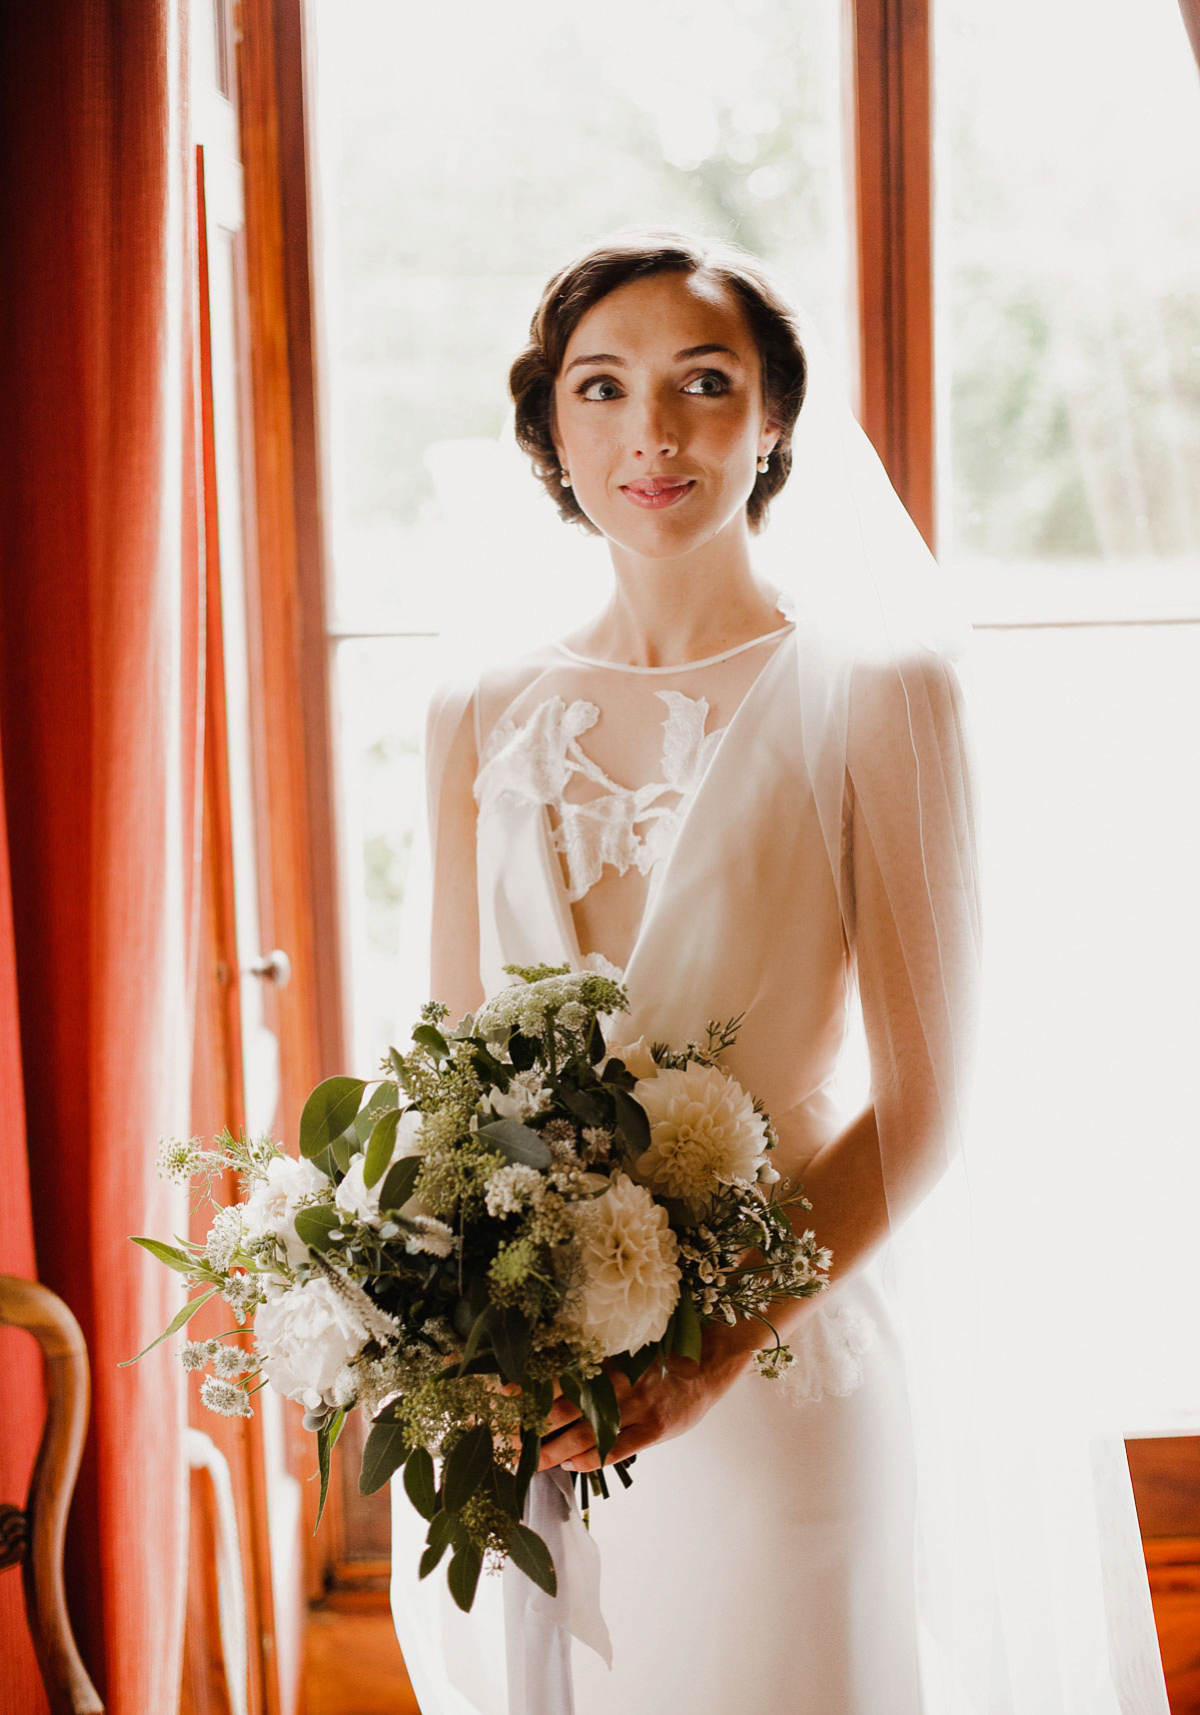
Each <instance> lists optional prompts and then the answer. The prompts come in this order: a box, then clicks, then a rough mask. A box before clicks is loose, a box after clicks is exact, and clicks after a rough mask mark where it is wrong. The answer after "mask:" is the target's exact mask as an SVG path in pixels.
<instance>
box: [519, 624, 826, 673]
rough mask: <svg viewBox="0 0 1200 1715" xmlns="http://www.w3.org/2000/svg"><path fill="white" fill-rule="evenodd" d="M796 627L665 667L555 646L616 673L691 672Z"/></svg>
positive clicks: (573, 657) (571, 658)
mask: <svg viewBox="0 0 1200 1715" xmlns="http://www.w3.org/2000/svg"><path fill="white" fill-rule="evenodd" d="M795 629H796V627H795V622H794V621H792V620H789V621H788V623H787V624H786V625H781V626H779V627H778V628H777V629H776V630H775V631H764V632H762V633H761V635H760V636H758V637H750V638H747V640H746V642H745V643H735V644H734V646H733V648H732V649H723V650H722V651H721V652H720V654H719V655H705V656H703V657H702V658H701V659H700V660H699V661H675V662H672V663H671V664H669V665H668V666H665V667H636V666H634V665H633V664H632V663H631V662H628V661H601V660H600V659H599V658H598V657H596V656H593V655H580V654H579V653H578V651H577V650H574V649H570V648H568V647H567V645H566V644H565V643H559V642H556V643H554V645H553V647H554V648H555V649H557V650H558V652H559V654H560V655H565V656H566V657H567V659H568V660H569V661H577V662H578V663H579V665H580V666H581V667H607V668H609V669H610V670H611V671H612V672H614V673H645V674H654V673H659V674H663V673H691V672H694V671H695V669H696V668H697V667H715V666H717V664H718V663H719V662H721V661H731V660H732V659H733V657H734V656H735V655H743V654H744V653H745V652H746V650H747V649H754V648H756V647H757V645H758V644H760V643H769V642H771V641H772V639H773V638H776V637H785V636H786V635H787V634H788V632H789V631H794V630H795Z"/></svg>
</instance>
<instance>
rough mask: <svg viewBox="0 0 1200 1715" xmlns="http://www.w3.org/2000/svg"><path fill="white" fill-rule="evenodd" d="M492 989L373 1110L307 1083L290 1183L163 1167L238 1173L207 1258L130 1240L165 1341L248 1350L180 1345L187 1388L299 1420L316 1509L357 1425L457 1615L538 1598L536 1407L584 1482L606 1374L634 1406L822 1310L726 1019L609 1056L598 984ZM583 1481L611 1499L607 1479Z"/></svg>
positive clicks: (441, 1022)
mask: <svg viewBox="0 0 1200 1715" xmlns="http://www.w3.org/2000/svg"><path fill="white" fill-rule="evenodd" d="M510 975H511V976H512V977H513V978H514V979H515V980H514V982H513V984H512V986H511V987H509V988H507V989H505V990H503V991H502V992H501V993H500V994H498V995H497V996H496V997H495V998H494V999H493V1000H491V1001H489V1002H488V1003H487V1004H486V1005H485V1006H484V1007H483V1008H482V1009H481V1010H480V1012H479V1013H478V1014H477V1015H476V1016H475V1017H474V1018H472V1017H466V1018H464V1019H462V1020H461V1022H460V1023H459V1024H457V1025H456V1026H455V1027H454V1028H453V1029H447V1028H446V1018H447V1011H446V1009H445V1008H444V1007H442V1006H440V1005H437V1004H435V1003H430V1004H429V1005H427V1006H425V1007H424V1008H423V1009H422V1022H421V1023H420V1024H419V1025H418V1026H417V1028H416V1029H415V1030H414V1032H413V1039H412V1046H411V1048H410V1049H409V1051H408V1052H407V1053H400V1052H398V1051H397V1050H396V1049H392V1050H391V1051H390V1052H389V1055H388V1058H387V1061H386V1062H385V1063H384V1068H383V1076H381V1077H380V1078H379V1079H377V1080H372V1082H373V1083H374V1088H373V1089H372V1090H371V1093H370V1094H369V1096H368V1094H367V1091H368V1084H367V1082H366V1081H364V1080H361V1079H358V1078H348V1077H339V1078H330V1079H327V1080H326V1081H325V1082H324V1083H322V1084H320V1085H318V1087H317V1088H316V1089H315V1090H314V1091H313V1093H312V1095H311V1096H310V1097H309V1099H308V1102H307V1103H306V1105H305V1108H304V1112H303V1116H302V1118H301V1125H300V1159H299V1160H297V1159H295V1158H293V1157H291V1156H288V1155H286V1154H284V1152H283V1151H282V1150H280V1149H279V1148H278V1147H277V1145H276V1144H275V1143H274V1142H272V1141H271V1139H270V1138H261V1139H255V1138H245V1137H243V1138H239V1139H234V1138H232V1137H231V1136H230V1135H229V1134H228V1133H226V1134H224V1135H223V1136H222V1137H221V1138H219V1139H218V1140H217V1143H216V1147H215V1148H213V1149H209V1150H205V1149H202V1148H201V1146H200V1145H199V1143H198V1142H197V1140H195V1139H192V1140H188V1141H186V1142H171V1143H168V1144H165V1145H164V1146H163V1149H162V1152H161V1157H160V1159H161V1164H162V1166H163V1168H164V1170H165V1171H167V1172H169V1173H170V1174H172V1175H173V1176H175V1177H178V1178H181V1179H184V1180H189V1181H190V1180H191V1179H192V1178H193V1177H194V1176H196V1175H199V1176H200V1177H201V1182H202V1185H203V1187H204V1191H205V1193H207V1194H208V1195H209V1197H210V1198H211V1191H212V1184H213V1180H214V1177H215V1176H216V1175H217V1174H223V1173H225V1172H227V1171H228V1170H230V1169H234V1170H236V1172H237V1173H238V1174H239V1175H240V1178H241V1185H242V1191H243V1200H242V1201H239V1202H235V1203H231V1204H229V1205H228V1206H225V1207H222V1206H218V1205H215V1204H214V1208H215V1213H214V1216H213V1219H212V1224H211V1227H210V1230H209V1233H208V1237H207V1240H206V1241H205V1243H204V1244H203V1245H193V1244H187V1243H177V1244H176V1245H167V1244H162V1243H160V1242H159V1241H157V1240H154V1239H148V1238H139V1239H136V1240H135V1243H137V1244H139V1245H142V1246H144V1247H145V1248H146V1249H147V1250H148V1251H150V1252H151V1253H152V1254H153V1255H154V1256H156V1257H158V1258H159V1259H160V1260H161V1261H162V1262H164V1263H166V1264H167V1265H168V1266H169V1267H171V1268H173V1269H176V1270H177V1271H178V1272H179V1273H180V1274H182V1275H184V1276H185V1277H186V1278H187V1282H188V1285H189V1286H190V1287H198V1288H200V1292H199V1294H198V1296H196V1297H193V1298H191V1299H190V1300H189V1301H188V1303H186V1304H185V1305H184V1307H183V1309H182V1310H181V1312H180V1314H179V1315H178V1316H177V1317H176V1318H175V1320H174V1322H173V1323H172V1324H171V1327H170V1328H169V1329H167V1331H166V1333H165V1334H164V1335H162V1336H160V1338H163V1339H165V1338H166V1337H167V1335H169V1334H172V1333H175V1332H177V1331H178V1330H180V1329H181V1328H182V1327H183V1326H184V1324H185V1323H186V1322H187V1320H188V1319H189V1318H190V1317H191V1316H192V1315H193V1314H194V1312H195V1311H196V1310H198V1309H199V1307H200V1306H201V1305H202V1304H204V1303H206V1302H207V1301H208V1300H209V1299H211V1298H212V1297H213V1296H214V1295H215V1294H218V1293H219V1294H221V1296H222V1297H223V1298H224V1299H225V1300H226V1302H227V1303H228V1304H229V1305H230V1307H231V1309H232V1312H233V1315H234V1318H235V1319H236V1321H237V1323H238V1325H239V1328H243V1327H245V1325H246V1324H247V1322H248V1320H249V1319H250V1318H253V1349H250V1348H249V1346H248V1345H247V1344H246V1342H245V1337H244V1336H243V1337H241V1338H239V1337H238V1331H237V1330H231V1331H230V1337H231V1338H232V1340H233V1342H234V1343H232V1344H227V1343H226V1341H225V1339H224V1338H222V1339H216V1340H207V1341H192V1340H188V1341H186V1343H185V1344H184V1347H183V1363H184V1367H185V1368H186V1369H190V1370H207V1371H208V1372H209V1373H208V1374H207V1376H206V1377H205V1380H204V1382H203V1385H202V1389H201V1397H202V1399H203V1402H204V1404H205V1405H207V1406H209V1407H210V1408H211V1409H212V1410H214V1411H218V1412H222V1413H225V1414H227V1415H235V1416H239V1415H249V1414H250V1412H251V1409H252V1408H251V1403H250V1402H251V1397H252V1395H253V1393H254V1392H255V1391H256V1390H257V1388H258V1387H260V1386H262V1385H264V1383H265V1382H270V1384H271V1385H272V1386H273V1387H274V1388H276V1389H277V1390H278V1391H279V1392H280V1393H282V1394H284V1395H286V1396H287V1397H288V1398H290V1399H295V1400H299V1401H300V1402H301V1403H302V1404H303V1406H304V1407H305V1419H304V1421H305V1426H306V1427H307V1428H309V1429H311V1430H314V1431H315V1432H316V1437H317V1455H318V1468H319V1472H320V1481H321V1499H320V1506H321V1507H323V1506H324V1501H325V1494H326V1489H327V1485H328V1480H329V1461H330V1453H331V1450H332V1447H333V1445H334V1443H335V1441H336V1440H337V1437H338V1433H339V1431H340V1429H341V1427H342V1424H343V1423H344V1421H345V1417H346V1414H347V1412H349V1411H351V1410H352V1409H354V1408H356V1407H358V1408H361V1409H362V1410H364V1411H365V1412H366V1413H367V1414H368V1416H369V1418H370V1420H371V1428H370V1431H369V1433H368V1435H367V1438H366V1444H365V1448H364V1452H363V1461H362V1472H361V1476H360V1488H361V1489H362V1491H363V1492H364V1493H370V1492H372V1491H373V1490H375V1489H378V1488H380V1487H381V1486H382V1484H383V1483H385V1482H386V1481H387V1480H388V1479H389V1478H390V1477H391V1476H392V1475H393V1473H394V1472H396V1471H397V1470H398V1469H399V1468H400V1467H401V1466H403V1470H404V1478H403V1481H404V1487H405V1489H406V1490H407V1493H408V1496H409V1498H410V1500H411V1501H412V1503H413V1505H414V1506H415V1507H416V1508H417V1509H418V1511H419V1512H420V1513H421V1514H422V1515H423V1517H425V1518H426V1519H428V1521H429V1532H428V1538H427V1546H426V1548H425V1551H424V1554H423V1556H422V1559H421V1565H420V1572H421V1576H422V1577H424V1576H426V1575H427V1574H428V1573H429V1572H431V1571H432V1570H433V1568H434V1567H435V1566H437V1564H438V1562H439V1561H440V1560H441V1559H442V1557H443V1555H445V1554H446V1552H447V1551H449V1552H450V1555H451V1558H450V1562H449V1573H448V1577H449V1585H450V1589H451V1592H452V1594H453V1596H454V1599H455V1600H456V1601H457V1602H458V1604H459V1606H460V1607H462V1608H464V1609H469V1608H470V1606H471V1604H472V1601H473V1600H474V1595H475V1590H476V1586H477V1583H478V1580H479V1575H480V1572H481V1570H482V1569H483V1567H484V1565H485V1564H487V1565H489V1566H491V1567H495V1566H498V1565H500V1564H501V1563H502V1562H503V1561H504V1560H505V1559H508V1558H511V1559H512V1560H513V1561H514V1563H515V1564H516V1565H517V1566H518V1567H520V1568H521V1570H522V1571H524V1572H525V1573H526V1574H527V1575H528V1576H529V1577H530V1578H531V1579H532V1580H533V1581H534V1582H535V1583H536V1584H538V1585H539V1586H540V1587H541V1588H542V1589H543V1590H545V1591H547V1592H548V1593H549V1594H551V1595H553V1594H554V1593H555V1589H556V1581H555V1571H554V1566H553V1564H552V1561H551V1557H550V1554H549V1552H548V1550H547V1549H546V1546H545V1544H544V1543H543V1542H542V1540H541V1538H540V1537H538V1536H537V1535H536V1534H535V1533H534V1532H533V1531H531V1530H530V1529H529V1528H528V1527H527V1526H526V1525H525V1524H523V1523H522V1515H523V1512H524V1505H525V1499H526V1495H527V1492H528V1488H529V1484H530V1482H531V1480H532V1478H533V1475H534V1473H535V1472H536V1470H537V1467H538V1459H539V1455H540V1451H541V1444H542V1435H543V1433H544V1431H545V1429H546V1421H547V1414H548V1412H549V1410H550V1406H551V1404H552V1402H553V1399H554V1390H555V1384H556V1383H557V1385H558V1386H559V1387H560V1388H561V1390H562V1392H563V1393H564V1394H566V1395H567V1397H568V1398H569V1399H570V1400H572V1401H573V1402H574V1404H575V1405H576V1406H577V1407H578V1409H579V1410H580V1412H581V1413H582V1414H583V1416H584V1417H585V1418H586V1420H587V1422H588V1423H589V1424H590V1426H591V1428H592V1431H593V1433H594V1435H595V1438H596V1445H597V1448H598V1450H599V1453H600V1456H601V1461H602V1462H603V1460H604V1459H605V1458H606V1456H607V1455H608V1453H609V1452H610V1451H611V1449H612V1447H613V1445H614V1443H615V1441H616V1439H617V1435H618V1433H619V1431H620V1426H621V1425H620V1410H619V1406H618V1402H617V1396H616V1392H615V1390H614V1388H613V1384H612V1380H611V1377H610V1371H611V1369H612V1368H613V1367H615V1368H617V1369H619V1370H621V1371H623V1372H624V1373H625V1375H626V1376H628V1377H629V1379H630V1381H632V1382H636V1381H637V1380H638V1378H639V1377H640V1376H641V1375H642V1374H643V1373H644V1372H645V1371H646V1370H647V1368H648V1367H649V1366H650V1365H651V1364H659V1365H661V1366H663V1367H664V1368H665V1366H666V1364H667V1361H668V1359H669V1358H670V1357H671V1356H672V1355H673V1354H678V1355H680V1356H681V1357H684V1358H689V1359H693V1360H698V1359H699V1358H700V1355H701V1330H702V1326H703V1324H704V1323H705V1322H719V1323H726V1324H732V1323H735V1322H736V1321H737V1320H738V1319H739V1318H741V1317H754V1318H757V1319H759V1320H760V1321H762V1322H763V1323H765V1324H766V1326H767V1327H768V1328H771V1323H770V1319H769V1317H770V1310H771V1306H772V1304H773V1303H775V1302H777V1301H779V1300H782V1299H789V1298H808V1297H811V1296H812V1295H813V1294H815V1293H817V1292H819V1291H820V1290H821V1289H822V1287H823V1286H824V1285H825V1284H826V1280H827V1274H826V1271H827V1269H828V1266H829V1261H830V1257H829V1253H828V1252H827V1251H825V1250H823V1249H821V1248H820V1247H819V1246H818V1245H817V1242H816V1239H815V1237H814V1235H813V1234H812V1233H811V1232H803V1233H800V1232H797V1230H796V1228H795V1227H794V1226H793V1223H792V1220H791V1218H790V1213H789V1212H790V1211H791V1210H793V1209H795V1208H804V1209H807V1208H808V1207H809V1204H808V1203H807V1202H806V1200H805V1199H804V1197H803V1196H802V1195H801V1193H800V1191H799V1189H798V1188H791V1187H788V1186H786V1185H785V1184H783V1183H782V1182H781V1181H780V1178H779V1175H778V1174H777V1173H776V1172H775V1170H774V1168H773V1167H772V1166H771V1160H770V1158H771V1152H772V1150H773V1149H774V1147H775V1142H776V1140H775V1136H774V1134H773V1132H772V1130H771V1123H770V1119H769V1117H768V1115H767V1114H766V1113H765V1112H764V1111H763V1110H762V1109H761V1107H760V1106H758V1105H757V1104H756V1103H755V1102H754V1101H753V1100H752V1099H751V1097H750V1096H749V1095H748V1094H747V1093H746V1092H745V1091H744V1090H743V1089H742V1088H741V1086H740V1085H739V1084H738V1083H736V1082H735V1081H734V1079H733V1078H731V1077H730V1076H728V1074H727V1073H726V1072H725V1071H724V1070H723V1069H722V1067H721V1063H720V1057H721V1055H722V1054H723V1053H724V1052H725V1051H726V1050H727V1049H728V1048H730V1047H731V1046H732V1045H733V1043H734V1041H735V1040H736V1028H737V1024H738V1022H739V1021H738V1020H736V1019H735V1020H731V1021H730V1023H729V1024H726V1025H717V1024H712V1025H710V1026H709V1028H708V1039H707V1041H706V1042H705V1043H704V1044H703V1045H701V1044H697V1043H689V1044H687V1045H686V1046H685V1047H683V1048H679V1049H676V1048H672V1047H670V1046H668V1045H666V1044H663V1043H653V1044H649V1045H648V1044H647V1043H646V1042H645V1041H644V1040H639V1041H637V1042H635V1043H633V1044H632V1045H631V1046H628V1047H624V1048H621V1047H614V1048H611V1049H610V1048H609V1046H608V1045H607V1044H606V1041H605V1036H604V1031H605V1029H606V1028H607V1029H609V1031H610V1033H611V1028H612V1020H613V1019H614V1018H615V1017H616V1016H617V1015H618V1014H620V1013H621V1012H623V1011H626V1010H627V1009H628V997H627V995H626V992H625V989H624V988H623V987H622V985H621V983H620V982H619V981H617V980H615V978H613V977H610V976H607V975H600V974H597V973H594V972H587V971H585V972H583V973H572V972H571V971H570V970H569V968H568V967H566V966H564V967H562V968H550V967H547V966H535V967H531V968H518V967H511V968H510ZM771 1331H772V1332H774V1329H773V1328H771ZM155 1344H157V1342H155ZM147 1349H149V1348H147ZM139 1355H140V1354H139ZM758 1361H759V1366H760V1368H761V1369H762V1371H763V1373H764V1374H766V1375H768V1376H775V1375H778V1374H779V1373H780V1371H781V1370H782V1369H783V1368H784V1367H785V1365H786V1364H787V1363H788V1362H789V1361H790V1353H789V1352H788V1349H787V1348H786V1346H784V1345H783V1344H782V1343H781V1342H780V1340H779V1338H778V1335H776V1337H775V1340H774V1344H773V1345H771V1346H769V1347H768V1348H767V1349H765V1350H764V1351H763V1352H761V1353H760V1354H759V1359H758ZM616 1470H617V1473H618V1475H619V1476H620V1477H621V1478H622V1480H624V1481H625V1482H626V1483H628V1481H629V1477H628V1473H627V1472H626V1471H625V1469H624V1466H622V1465H618V1466H617V1467H616ZM588 1480H589V1479H585V1478H580V1481H581V1482H586V1481H588ZM590 1482H591V1485H592V1489H593V1492H596V1493H602V1494H605V1495H606V1494H607V1492H608V1491H607V1487H606V1484H605V1477H604V1472H603V1470H600V1471H598V1472H594V1473H592V1474H591V1477H590ZM319 1517H320V1513H319V1511H318V1521H319Z"/></svg>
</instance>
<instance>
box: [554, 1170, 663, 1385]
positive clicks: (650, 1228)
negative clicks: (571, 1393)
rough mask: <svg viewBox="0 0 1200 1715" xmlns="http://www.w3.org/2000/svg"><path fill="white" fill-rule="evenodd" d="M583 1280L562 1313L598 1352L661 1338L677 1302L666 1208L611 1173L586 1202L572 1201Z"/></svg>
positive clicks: (642, 1189)
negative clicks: (598, 1193) (599, 1192)
mask: <svg viewBox="0 0 1200 1715" xmlns="http://www.w3.org/2000/svg"><path fill="white" fill-rule="evenodd" d="M571 1214H572V1224H573V1226H574V1229H575V1238H576V1242H577V1245H578V1252H579V1263H580V1266H581V1273H582V1280H581V1282H580V1285H579V1288H578V1291H577V1294H575V1295H573V1298H572V1302H571V1304H570V1305H569V1307H568V1314H569V1315H570V1316H571V1317H572V1319H573V1320H574V1321H575V1322H577V1324H578V1326H579V1328H580V1331H581V1333H582V1334H583V1336H584V1338H585V1339H587V1340H593V1341H595V1342H596V1345H597V1346H598V1347H599V1349H600V1352H601V1354H602V1355H603V1356H605V1357H609V1356H611V1355H612V1354H613V1353H614V1352H636V1351H637V1350H638V1348H639V1347H641V1346H645V1345H647V1344H648V1343H649V1342H650V1341H651V1340H657V1339H660V1338H661V1336H662V1334H663V1333H664V1332H665V1330H666V1326H667V1323H668V1322H669V1321H670V1318H671V1312H672V1311H673V1310H674V1308H675V1306H676V1304H677V1303H678V1301H679V1266H678V1263H677V1261H676V1257H677V1254H678V1247H677V1246H676V1243H675V1235H674V1233H673V1232H672V1231H671V1228H670V1223H669V1222H668V1220H667V1212H666V1210H665V1209H664V1208H663V1207H662V1206H661V1204H658V1203H656V1202H655V1201H654V1199H653V1197H652V1196H651V1195H650V1193H649V1192H648V1191H647V1190H646V1188H645V1187H644V1186H642V1185H635V1184H634V1182H633V1180H632V1179H630V1178H628V1177H627V1176H626V1175H625V1174H624V1173H616V1174H614V1175H613V1178H612V1180H611V1182H610V1185H609V1188H608V1190H607V1191H605V1192H604V1194H603V1195H602V1196H600V1197H595V1198H593V1199H592V1200H591V1201H590V1202H586V1203H575V1204H573V1205H572V1206H571Z"/></svg>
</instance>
